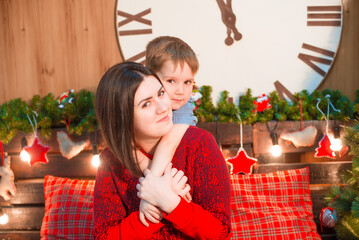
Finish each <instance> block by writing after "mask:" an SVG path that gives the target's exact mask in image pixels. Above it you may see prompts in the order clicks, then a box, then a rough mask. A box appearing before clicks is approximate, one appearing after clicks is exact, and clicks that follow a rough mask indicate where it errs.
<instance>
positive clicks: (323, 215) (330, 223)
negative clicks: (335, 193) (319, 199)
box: [319, 207, 339, 231]
mask: <svg viewBox="0 0 359 240" xmlns="http://www.w3.org/2000/svg"><path fill="white" fill-rule="evenodd" d="M338 218H339V216H338V212H337V211H335V210H334V209H333V208H330V207H326V208H323V209H322V211H321V212H320V216H319V221H320V227H321V228H322V231H323V227H322V226H324V227H326V228H333V227H334V226H335V225H336V224H337V222H338Z"/></svg>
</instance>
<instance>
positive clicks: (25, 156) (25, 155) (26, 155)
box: [20, 149, 31, 162]
mask: <svg viewBox="0 0 359 240" xmlns="http://www.w3.org/2000/svg"><path fill="white" fill-rule="evenodd" d="M20 159H21V160H22V161H24V162H30V160H31V157H30V154H29V153H28V152H26V151H25V150H24V149H22V151H21V153H20Z"/></svg>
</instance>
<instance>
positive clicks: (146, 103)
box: [142, 102, 150, 108]
mask: <svg viewBox="0 0 359 240" xmlns="http://www.w3.org/2000/svg"><path fill="white" fill-rule="evenodd" d="M148 106H150V102H145V103H144V104H143V105H142V108H145V107H148Z"/></svg>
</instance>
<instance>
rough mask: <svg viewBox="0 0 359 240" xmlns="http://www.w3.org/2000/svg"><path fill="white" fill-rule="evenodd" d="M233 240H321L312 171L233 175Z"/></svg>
mask: <svg viewBox="0 0 359 240" xmlns="http://www.w3.org/2000/svg"><path fill="white" fill-rule="evenodd" d="M231 184H232V191H231V194H232V195H231V217H232V231H233V236H232V239H263V240H264V239H276V240H278V239H290V240H292V239H321V238H320V236H319V234H318V233H317V227H316V224H315V223H314V220H313V212H312V201H311V198H310V191H309V170H308V168H303V169H295V170H288V171H280V172H275V173H266V174H252V175H231Z"/></svg>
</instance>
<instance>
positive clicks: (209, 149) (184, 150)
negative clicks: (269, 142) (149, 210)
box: [94, 127, 230, 239]
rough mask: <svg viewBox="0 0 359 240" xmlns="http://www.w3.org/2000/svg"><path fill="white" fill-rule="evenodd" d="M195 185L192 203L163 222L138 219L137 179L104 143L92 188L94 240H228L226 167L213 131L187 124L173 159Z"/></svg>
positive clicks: (173, 212)
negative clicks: (157, 222)
mask: <svg viewBox="0 0 359 240" xmlns="http://www.w3.org/2000/svg"><path fill="white" fill-rule="evenodd" d="M172 164H173V167H174V168H177V169H179V170H183V171H184V173H185V175H186V176H187V177H188V184H189V185H190V186H191V192H190V193H191V195H192V202H191V203H187V202H186V201H184V200H183V199H181V202H180V204H179V205H178V206H177V207H176V208H175V209H174V210H173V211H172V212H171V213H170V214H169V215H166V214H164V218H163V220H162V222H161V223H159V224H151V223H150V222H149V221H148V222H149V224H150V226H149V227H145V226H144V225H143V224H142V223H141V222H140V220H139V217H138V215H139V212H138V207H139V203H140V199H139V198H138V197H137V189H136V187H135V186H136V184H137V183H138V178H136V177H134V176H132V175H131V174H130V173H129V171H128V170H127V169H125V168H124V167H123V166H122V164H120V162H119V161H118V159H116V157H115V156H114V155H113V154H112V152H111V151H110V150H109V149H108V148H106V149H104V150H103V151H102V153H101V166H100V167H99V169H98V172H97V177H96V185H95V193H94V195H95V196H94V236H95V239H227V238H229V232H230V181H229V174H228V170H227V167H226V164H225V161H224V158H223V156H222V153H221V152H220V150H219V148H218V146H217V145H216V142H215V141H214V139H213V137H212V135H211V134H209V133H208V132H206V131H204V130H202V129H199V128H197V127H190V128H188V130H187V132H186V133H185V135H184V136H183V138H182V141H181V143H180V145H179V146H178V148H177V150H176V153H175V155H174V157H173V159H172Z"/></svg>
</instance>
